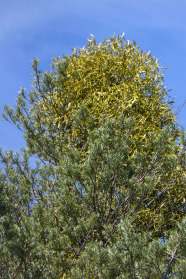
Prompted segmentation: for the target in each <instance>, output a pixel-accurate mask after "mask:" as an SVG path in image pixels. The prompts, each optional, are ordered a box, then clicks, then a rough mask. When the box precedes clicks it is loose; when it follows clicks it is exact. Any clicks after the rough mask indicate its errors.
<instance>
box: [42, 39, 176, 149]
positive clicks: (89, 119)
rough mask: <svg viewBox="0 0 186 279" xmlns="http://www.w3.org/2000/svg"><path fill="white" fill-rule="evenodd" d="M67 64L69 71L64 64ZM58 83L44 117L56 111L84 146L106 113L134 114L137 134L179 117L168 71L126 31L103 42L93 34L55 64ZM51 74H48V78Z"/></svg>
mask: <svg viewBox="0 0 186 279" xmlns="http://www.w3.org/2000/svg"><path fill="white" fill-rule="evenodd" d="M64 64H65V74H64V73H63V74H61V68H62V67H64ZM53 67H54V72H53V73H52V87H51V88H50V90H48V91H47V92H46V94H45V96H44V98H42V100H40V104H39V105H40V110H41V113H43V117H44V121H47V117H48V116H49V115H51V116H52V117H53V123H54V125H55V126H56V127H58V129H59V130H58V131H60V133H61V136H62V135H63V133H66V132H67V131H68V143H70V144H73V145H75V146H80V147H81V148H82V146H84V144H85V142H86V138H87V132H88V131H89V130H92V129H93V128H94V127H96V126H99V123H100V118H101V117H102V116H104V117H105V118H109V117H110V118H116V117H117V116H118V115H121V114H123V115H124V116H126V117H134V118H135V120H136V132H135V134H134V137H138V138H139V139H144V138H145V137H146V135H147V133H148V132H152V131H157V133H158V131H159V129H161V128H162V127H164V126H167V125H168V126H172V127H174V123H175V120H174V117H173V113H172V110H171V108H170V105H169V103H168V101H167V100H166V98H167V91H166V88H165V87H164V85H163V71H162V69H161V68H160V66H159V64H158V61H157V59H156V58H154V57H152V56H151V54H150V52H149V53H145V52H144V51H142V50H141V49H140V48H139V47H137V46H136V43H135V42H133V43H131V42H129V41H126V40H125V39H124V38H123V37H122V36H121V37H120V36H118V37H112V38H110V39H109V40H104V41H103V42H102V43H99V44H97V43H96V41H95V38H94V37H93V36H92V39H91V40H88V44H87V46H86V47H83V48H82V49H79V50H76V49H74V53H73V54H72V55H71V56H70V57H68V58H67V57H64V59H62V60H60V59H56V60H55V62H54V63H53ZM49 77H50V78H51V73H50V74H49V73H46V76H45V79H47V78H49Z"/></svg>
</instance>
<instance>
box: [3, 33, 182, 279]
mask: <svg viewBox="0 0 186 279" xmlns="http://www.w3.org/2000/svg"><path fill="white" fill-rule="evenodd" d="M38 63H39V61H38V59H35V60H34V61H33V64H32V67H33V70H34V80H33V90H32V91H31V92H30V93H29V94H26V92H25V90H24V89H22V90H21V92H20V94H19V96H18V98H17V104H16V106H15V109H12V108H10V107H9V106H6V107H5V111H6V112H5V114H4V118H5V119H6V120H8V121H10V122H11V123H13V124H14V125H16V126H17V127H18V128H19V129H20V130H22V132H23V133H24V137H25V139H26V144H27V145H26V148H25V149H23V150H22V151H21V153H20V154H14V153H13V152H12V151H7V152H5V153H2V152H1V161H2V163H3V164H4V169H3V170H2V171H1V180H0V193H1V196H0V248H1V252H0V273H1V276H2V278H152V279H154V278H175V276H178V278H184V272H185V270H184V266H185V265H184V264H185V238H184V234H185V218H184V213H185V207H184V202H185V196H184V190H185V186H184V175H185V156H184V155H185V154H184V134H183V130H182V128H181V127H180V126H179V125H178V124H177V122H176V120H175V116H174V113H173V109H172V103H173V102H172V101H171V100H170V99H169V96H168V91H167V90H166V88H165V86H164V84H163V70H162V69H161V68H160V67H159V64H158V61H157V59H155V58H154V57H152V56H151V54H150V53H148V54H146V53H145V52H143V51H142V50H140V48H139V47H137V46H136V44H135V42H133V43H130V42H129V41H126V40H125V39H124V38H123V37H119V36H118V37H112V38H110V39H109V40H104V41H103V43H100V44H97V43H96V41H95V39H94V37H93V38H92V39H91V40H89V41H88V45H87V46H86V47H84V48H83V49H80V50H74V52H73V54H72V55H71V56H69V57H68V56H64V57H63V58H62V59H61V58H59V57H58V58H55V59H54V60H53V63H52V69H51V71H49V72H41V71H40V70H39V69H38ZM33 157H34V158H36V160H35V163H34V164H33V163H32V164H31V160H33ZM161 238H163V239H164V240H165V242H166V244H165V243H163V241H161ZM170 276H172V277H170Z"/></svg>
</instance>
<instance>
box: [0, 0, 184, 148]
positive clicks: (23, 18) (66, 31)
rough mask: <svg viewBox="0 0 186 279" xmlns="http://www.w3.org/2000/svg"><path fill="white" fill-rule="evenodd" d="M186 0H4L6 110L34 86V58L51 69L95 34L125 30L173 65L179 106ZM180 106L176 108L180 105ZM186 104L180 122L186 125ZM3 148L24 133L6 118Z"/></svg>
mask: <svg viewBox="0 0 186 279" xmlns="http://www.w3.org/2000/svg"><path fill="white" fill-rule="evenodd" d="M185 13H186V0H114V1H113V0H112V1H111V0H92V1H91V0H89V1H88V0H52V1H51V0H50V1H49V0H32V1H30V0H16V1H15V0H6V1H3V0H1V1H0V113H2V112H3V105H5V104H9V105H11V106H13V105H14V104H15V101H16V97H17V95H18V91H19V90H20V88H21V87H25V88H26V89H27V91H29V90H30V87H31V79H32V75H31V67H30V65H31V61H32V59H33V58H35V57H38V58H39V59H40V68H41V69H42V70H43V71H46V70H49V66H50V63H51V58H52V57H55V56H61V55H63V54H71V53H72V49H73V48H74V47H83V46H84V45H86V43H87V39H88V38H90V34H93V35H94V36H95V38H96V40H97V41H98V42H100V41H103V40H104V39H105V38H108V37H110V36H112V35H113V34H114V33H115V34H116V35H122V33H123V32H124V33H125V37H126V39H127V40H135V41H136V43H137V45H138V46H140V47H141V48H142V49H143V50H145V51H147V52H148V51H149V50H150V51H151V53H152V55H153V56H156V57H157V58H159V62H160V65H161V66H162V67H167V68H168V70H167V71H166V72H165V85H166V86H167V88H168V89H173V90H172V91H171V92H170V95H171V96H172V97H174V96H176V99H175V105H176V107H179V106H180V105H182V104H183V102H184V100H185V95H186V94H185V93H186V82H185V80H186V16H185ZM176 109H177V108H175V110H176ZM185 119H186V110H185V107H184V108H183V109H182V112H181V113H180V115H179V123H180V124H181V123H182V125H183V126H184V127H185V126H186V125H185ZM0 131H1V136H0V147H3V149H4V150H9V149H13V150H14V151H17V152H18V151H19V150H20V148H22V147H24V144H25V143H24V139H23V137H22V135H21V133H20V132H19V131H18V130H17V129H16V128H15V127H14V126H12V125H10V124H8V123H7V122H5V121H3V120H2V119H0Z"/></svg>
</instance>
